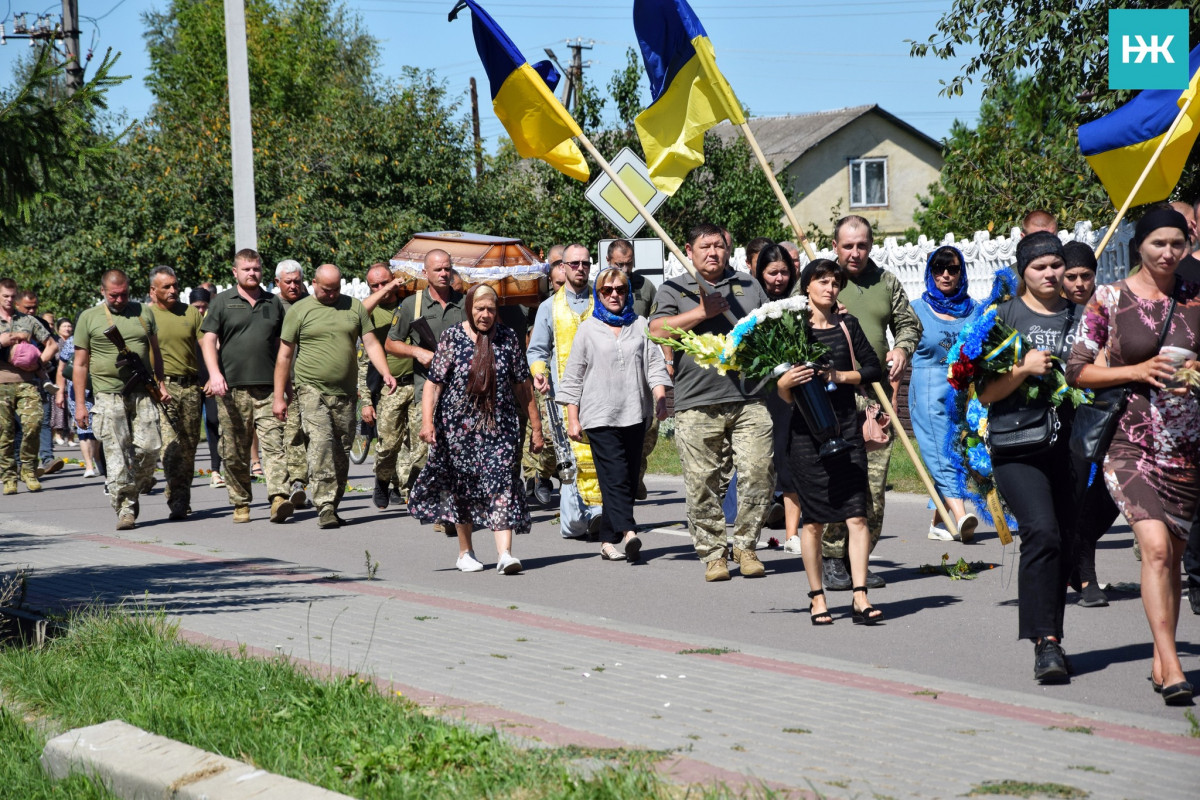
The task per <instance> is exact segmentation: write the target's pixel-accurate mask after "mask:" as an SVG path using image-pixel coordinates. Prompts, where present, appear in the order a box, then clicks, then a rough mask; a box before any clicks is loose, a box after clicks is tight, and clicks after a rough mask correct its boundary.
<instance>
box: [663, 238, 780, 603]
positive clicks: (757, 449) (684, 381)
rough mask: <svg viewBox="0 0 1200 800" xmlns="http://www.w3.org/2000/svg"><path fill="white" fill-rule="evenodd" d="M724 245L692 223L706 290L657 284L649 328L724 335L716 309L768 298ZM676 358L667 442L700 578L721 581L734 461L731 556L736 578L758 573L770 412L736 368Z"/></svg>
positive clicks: (726, 325)
mask: <svg viewBox="0 0 1200 800" xmlns="http://www.w3.org/2000/svg"><path fill="white" fill-rule="evenodd" d="M727 253H728V244H727V243H726V240H725V236H724V233H723V232H722V230H721V228H719V227H717V226H715V225H710V224H701V225H697V226H696V227H694V228H692V230H691V231H690V232H689V233H688V245H687V254H688V257H689V258H691V261H692V266H693V267H694V268H695V269H696V271H697V272H699V274H700V276H701V277H703V278H704V279H705V280H706V281H707V282H708V283H709V284H711V285H712V287H713V289H712V291H711V292H710V293H709V294H707V295H705V296H704V297H703V298H702V297H701V296H700V294H699V287H698V285H697V282H696V279H695V278H694V277H692V275H691V274H684V275H682V276H680V277H678V278H674V279H672V280H669V281H667V282H665V283H664V284H663V285H662V286H660V287H659V289H658V293H657V294H656V295H655V298H654V308H653V309H652V311H651V312H650V331H651V333H652V334H653V335H654V336H658V337H664V338H665V337H668V336H670V335H671V334H669V333H668V332H667V331H666V328H668V327H671V328H678V329H681V330H693V331H695V332H696V333H698V334H703V333H728V332H729V331H730V330H732V329H733V324H732V323H731V322H729V320H728V319H726V317H725V316H724V314H725V312H726V311H732V312H733V316H734V317H738V318H740V317H743V316H745V315H746V314H748V313H750V312H751V311H753V310H754V309H756V308H758V307H759V306H760V305H762V304H763V303H765V302H766V301H767V297H766V294H765V293H764V292H763V290H762V287H761V286H760V285H759V283H758V281H756V280H755V279H754V278H752V277H750V276H749V275H748V274H746V273H740V272H735V271H734V270H733V269H732V268H730V267H729V266H728V264H727ZM674 361H675V444H676V446H677V447H678V448H679V458H680V461H681V462H682V465H683V483H684V492H685V494H686V495H687V503H688V529H689V530H690V532H691V534H692V543H693V544H694V545H695V548H696V555H698V556H699V557H700V560H701V561H703V562H704V564H705V570H704V579H705V580H707V581H727V580H729V568H728V564H727V563H726V557H725V548H726V545H725V514H724V512H723V511H722V510H721V500H722V498H724V496H725V492H726V490H727V489H728V481H729V479H728V478H727V477H725V476H727V475H729V474H730V472H731V471H732V469H733V468H734V467H736V468H737V473H738V483H737V504H738V509H737V520H736V521H735V523H734V528H733V556H734V558H735V559H736V560H737V562H738V565H739V567H740V569H741V573H742V576H743V577H747V578H752V577H758V576H761V575H763V574H764V572H765V569H764V568H763V565H762V562H761V561H759V560H758V555H757V553H755V548H756V547H757V545H758V534H759V532H760V531H761V530H762V525H763V521H764V520H765V519H766V516H767V510H768V509H769V508H770V505H771V498H772V495H773V494H774V491H775V468H774V465H773V458H772V456H773V453H774V444H773V440H772V425H771V415H770V414H769V413H768V412H767V406H766V403H765V402H764V400H763V399H762V398H761V397H758V396H754V395H748V394H746V392H745V391H744V390H743V389H742V387H741V384H740V381H739V380H738V376H737V375H736V374H735V373H732V372H731V373H728V374H726V375H721V374H720V373H719V372H717V371H715V370H709V369H704V368H702V367H700V366H698V365H697V364H696V362H695V361H693V360H692V358H691V357H690V356H689V355H687V354H686V353H684V352H683V351H681V350H676V351H674Z"/></svg>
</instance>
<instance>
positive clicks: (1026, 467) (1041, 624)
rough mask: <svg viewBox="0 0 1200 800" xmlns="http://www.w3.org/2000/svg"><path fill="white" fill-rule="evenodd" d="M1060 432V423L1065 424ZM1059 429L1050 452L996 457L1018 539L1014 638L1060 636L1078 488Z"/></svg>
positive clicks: (1065, 437) (1080, 483)
mask: <svg viewBox="0 0 1200 800" xmlns="http://www.w3.org/2000/svg"><path fill="white" fill-rule="evenodd" d="M1064 430H1066V429H1065V426H1064ZM1069 438H1070V435H1069V432H1068V433H1063V432H1060V434H1059V438H1058V443H1057V444H1056V445H1055V446H1054V448H1053V449H1052V450H1050V451H1049V452H1047V453H1044V454H1042V455H1039V456H1034V457H1032V458H1027V459H1023V460H1021V461H1004V460H1002V459H999V458H997V459H995V460H994V461H993V462H992V464H993V471H994V474H995V476H996V485H997V487H998V488H999V489H1000V493H1001V494H1002V495H1004V499H1005V501H1006V502H1007V503H1008V507H1009V508H1010V509H1011V510H1012V512H1013V516H1015V517H1016V518H1017V527H1018V528H1019V531H1020V537H1021V561H1020V564H1019V565H1018V567H1017V603H1018V619H1019V622H1018V637H1019V638H1021V639H1034V640H1037V639H1039V638H1041V637H1043V636H1055V637H1057V638H1059V639H1062V636H1063V613H1064V610H1065V608H1066V604H1067V579H1068V577H1069V576H1070V574H1071V570H1072V569H1073V568H1074V566H1075V558H1074V553H1073V550H1074V542H1075V536H1076V521H1077V518H1078V510H1079V498H1080V497H1081V496H1082V492H1081V488H1082V486H1084V485H1086V483H1087V474H1086V473H1085V474H1084V475H1083V476H1082V481H1081V480H1079V475H1078V473H1077V471H1076V469H1075V465H1074V464H1073V463H1072V460H1071V455H1070V451H1069V450H1068V448H1067V440H1068V439H1069Z"/></svg>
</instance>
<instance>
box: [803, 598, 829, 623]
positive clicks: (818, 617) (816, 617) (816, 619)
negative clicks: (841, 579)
mask: <svg viewBox="0 0 1200 800" xmlns="http://www.w3.org/2000/svg"><path fill="white" fill-rule="evenodd" d="M823 594H825V590H824V589H817V590H816V591H815V592H809V593H808V598H809V603H808V614H809V617H808V618H809V619H811V620H812V624H813V625H832V624H833V614H830V613H829V609H828V607H827V608H826V609H825V610H824V611H818V612H817V613H816V614H814V613H813V610H812V607H813V604H812V598H814V597H820V596H821V595H823ZM823 618H824V619H823Z"/></svg>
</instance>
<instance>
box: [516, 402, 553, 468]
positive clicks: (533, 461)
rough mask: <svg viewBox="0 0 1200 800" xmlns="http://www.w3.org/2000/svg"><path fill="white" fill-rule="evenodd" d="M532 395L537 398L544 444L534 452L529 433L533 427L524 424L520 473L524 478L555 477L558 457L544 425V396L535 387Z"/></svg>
mask: <svg viewBox="0 0 1200 800" xmlns="http://www.w3.org/2000/svg"><path fill="white" fill-rule="evenodd" d="M533 396H534V397H535V398H536V399H537V407H538V414H539V415H541V418H542V425H543V432H544V433H545V435H546V446H545V447H543V448H542V452H540V453H535V452H533V450H532V449H531V448H532V446H533V444H532V439H531V438H530V437H531V433H532V431H533V428H532V427H531V426H529V425H526V426H525V445H524V447H523V448H522V449H521V473H522V476H523V477H525V478H551V477H555V472H556V469H555V468H556V467H557V466H558V459H557V458H556V457H555V454H554V445H553V444H551V440H550V431H549V429H548V428H546V427H545V425H546V418H547V412H546V396H545V395H544V394H542V393H541V392H539V391H538V390H537V389H534V390H533Z"/></svg>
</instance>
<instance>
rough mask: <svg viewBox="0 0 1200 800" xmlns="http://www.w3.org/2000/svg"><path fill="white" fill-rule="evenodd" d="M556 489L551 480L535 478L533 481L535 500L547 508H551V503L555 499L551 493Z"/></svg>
mask: <svg viewBox="0 0 1200 800" xmlns="http://www.w3.org/2000/svg"><path fill="white" fill-rule="evenodd" d="M553 488H554V484H553V483H551V482H550V479H549V478H534V479H533V496H534V498H535V499H536V500H537V501H538V502H539V503H541V504H542V505H543V506H546V507H547V508H549V507H550V501H551V500H552V499H553V498H552V497H551V495H550V491H551V490H552V489H553Z"/></svg>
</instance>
